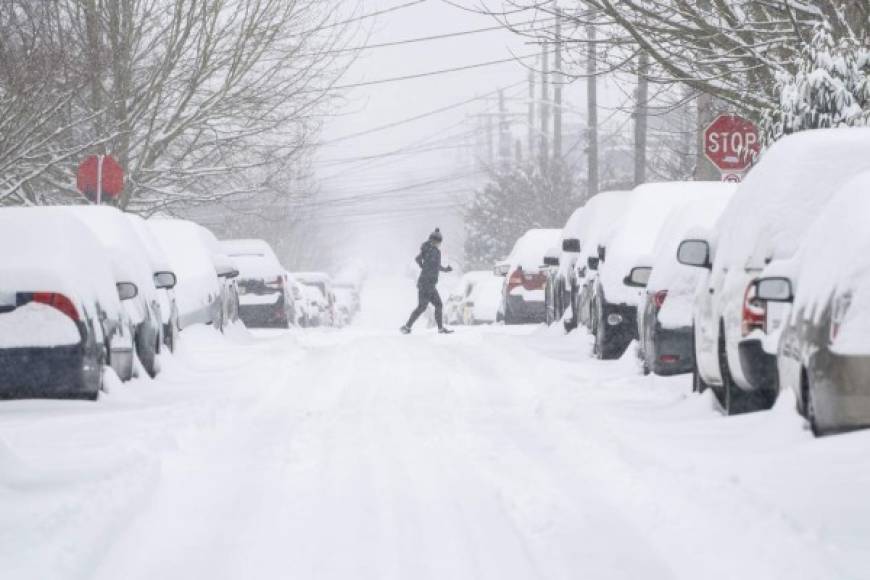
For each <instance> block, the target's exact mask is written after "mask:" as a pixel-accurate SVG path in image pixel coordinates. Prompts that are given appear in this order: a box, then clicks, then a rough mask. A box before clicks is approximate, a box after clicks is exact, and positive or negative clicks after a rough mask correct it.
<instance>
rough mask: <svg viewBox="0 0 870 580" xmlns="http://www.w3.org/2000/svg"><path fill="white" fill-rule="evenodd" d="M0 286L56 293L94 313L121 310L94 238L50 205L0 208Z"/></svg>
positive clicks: (102, 255)
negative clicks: (48, 206)
mask: <svg viewBox="0 0 870 580" xmlns="http://www.w3.org/2000/svg"><path fill="white" fill-rule="evenodd" d="M0 248H4V249H6V251H3V252H0V271H2V272H3V275H2V276H0V290H7V291H11V292H22V291H24V292H60V293H62V294H65V295H66V296H67V297H68V298H70V299H71V300H73V302H75V303H76V305H77V306H78V307H79V308H81V309H83V313H85V314H87V315H88V316H91V317H96V315H97V312H96V305H97V304H99V305H100V307H101V308H102V309H103V310H104V311H105V312H106V314H108V315H109V316H110V317H116V316H118V315H119V313H120V310H121V304H120V301H119V300H118V292H117V289H116V287H115V277H114V275H113V273H112V270H111V268H110V267H109V265H108V264H107V263H106V253H105V251H104V249H103V247H102V245H101V244H100V242H99V240H97V238H96V237H95V236H94V234H93V233H91V231H90V230H89V229H88V228H87V227H85V226H84V225H83V224H82V223H81V222H79V221H78V220H76V219H75V218H73V217H72V216H71V215H69V214H67V213H65V212H63V211H61V210H59V209H55V208H45V207H38V208H4V209H2V210H0Z"/></svg>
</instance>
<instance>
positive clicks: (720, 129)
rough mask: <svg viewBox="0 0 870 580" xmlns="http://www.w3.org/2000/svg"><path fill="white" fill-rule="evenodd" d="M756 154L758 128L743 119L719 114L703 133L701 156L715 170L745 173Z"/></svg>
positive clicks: (758, 145)
mask: <svg viewBox="0 0 870 580" xmlns="http://www.w3.org/2000/svg"><path fill="white" fill-rule="evenodd" d="M759 151H761V143H760V142H759V138H758V127H756V126H755V123H753V122H752V121H750V120H749V119H746V118H744V117H740V116H738V115H719V116H718V117H717V118H716V120H715V121H713V122H712V123H710V126H709V127H707V130H706V131H704V155H706V156H707V159H709V160H710V161H711V162H712V163H713V165H715V166H716V167H718V168H719V171H722V172H727V173H740V172H743V171H746V170H747V169H749V167H750V166H751V165H752V163H753V162H754V161H755V158H756V157H757V156H758V153H759Z"/></svg>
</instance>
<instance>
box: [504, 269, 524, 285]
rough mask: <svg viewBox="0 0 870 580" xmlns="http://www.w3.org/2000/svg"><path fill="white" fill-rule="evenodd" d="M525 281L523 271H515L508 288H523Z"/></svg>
mask: <svg viewBox="0 0 870 580" xmlns="http://www.w3.org/2000/svg"><path fill="white" fill-rule="evenodd" d="M524 280H525V279H524V278H523V271H522V270H521V269H520V268H517V269H516V270H514V272H513V274H511V275H510V278H508V288H514V287H516V286H522V285H523V281H524Z"/></svg>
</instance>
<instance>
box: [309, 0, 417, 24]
mask: <svg viewBox="0 0 870 580" xmlns="http://www.w3.org/2000/svg"><path fill="white" fill-rule="evenodd" d="M424 2H426V0H414V1H413V2H406V3H405V4H399V5H398V6H393V7H391V8H385V9H383V10H378V11H377V12H369V13H368V14H361V15H359V16H355V17H353V18H349V19H347V20H341V21H339V22H333V23H332V24H327V25H325V26H321V27H319V28H318V29H317V30H327V29H329V28H336V27H337V26H344V25H345V24H351V23H353V22H359V21H360V20H366V19H368V18H374V17H376V16H381V15H383V14H389V13H391V12H398V11H399V10H404V9H405V8H411V7H412V6H417V5H419V4H423V3H424Z"/></svg>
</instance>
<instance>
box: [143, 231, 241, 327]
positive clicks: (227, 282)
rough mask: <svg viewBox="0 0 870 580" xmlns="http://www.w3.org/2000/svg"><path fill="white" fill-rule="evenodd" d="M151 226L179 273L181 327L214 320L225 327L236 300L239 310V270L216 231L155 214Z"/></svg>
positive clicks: (215, 323) (178, 298)
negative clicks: (223, 250) (222, 250)
mask: <svg viewBox="0 0 870 580" xmlns="http://www.w3.org/2000/svg"><path fill="white" fill-rule="evenodd" d="M147 223H148V226H149V227H150V228H151V230H152V231H153V232H154V235H155V237H156V238H157V240H158V241H159V243H160V246H161V248H163V251H164V252H165V253H166V255H167V257H168V258H169V261H170V263H171V264H172V270H173V272H175V274H176V276H177V277H178V282H177V284H176V286H175V296H176V301H177V303H178V311H179V326H180V328H181V329H184V328H187V327H189V326H191V325H194V324H211V325H214V327H215V328H217V329H219V330H221V329H223V328H224V324H225V321H229V320H232V316H233V302H235V304H236V307H235V309H236V313H237V312H238V306H237V305H238V294H237V290H234V288H235V285H234V283H233V278H235V276H237V275H238V270H236V269H235V265H234V264H233V262H232V260H231V259H230V258H229V257H228V256H224V255H222V254H219V253H217V252H219V251H220V249H219V243H218V242H217V240H212V239H213V237H214V236H213V234H211V232H208V230H206V229H205V228H203V227H202V226H200V225H199V224H196V223H194V222H191V221H187V220H181V219H167V218H152V219H149V220H148V222H147Z"/></svg>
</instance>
